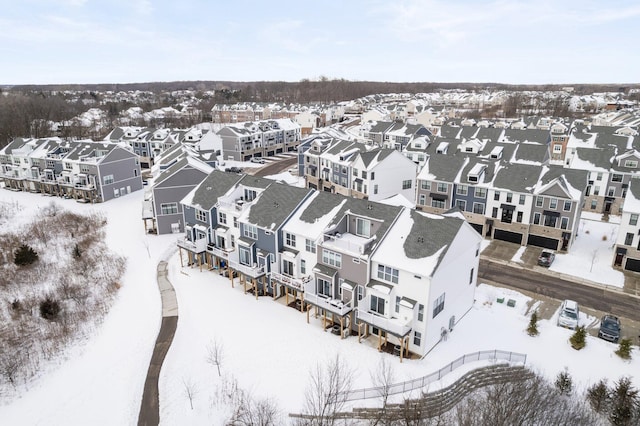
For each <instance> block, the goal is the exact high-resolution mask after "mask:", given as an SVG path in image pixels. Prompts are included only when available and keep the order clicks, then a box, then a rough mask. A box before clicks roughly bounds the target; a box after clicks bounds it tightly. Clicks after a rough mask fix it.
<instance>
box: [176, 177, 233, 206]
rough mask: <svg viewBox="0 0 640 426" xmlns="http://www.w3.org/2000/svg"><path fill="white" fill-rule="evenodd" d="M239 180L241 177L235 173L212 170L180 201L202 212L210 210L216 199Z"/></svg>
mask: <svg viewBox="0 0 640 426" xmlns="http://www.w3.org/2000/svg"><path fill="white" fill-rule="evenodd" d="M240 179H242V177H241V176H239V175H237V174H235V173H226V172H221V171H219V170H214V171H212V172H211V173H209V175H208V176H207V177H206V178H205V179H204V180H203V181H202V182H201V183H200V184H199V185H197V186H196V187H195V188H193V190H191V192H190V193H189V194H188V195H187V196H185V197H184V198H183V199H182V203H183V204H189V205H192V206H193V207H197V208H199V209H202V210H207V211H208V210H211V208H213V206H214V205H215V204H216V203H217V202H218V198H219V197H221V196H223V195H224V194H226V193H227V191H229V189H231V188H232V187H233V186H234V185H237V184H238V182H239V181H240Z"/></svg>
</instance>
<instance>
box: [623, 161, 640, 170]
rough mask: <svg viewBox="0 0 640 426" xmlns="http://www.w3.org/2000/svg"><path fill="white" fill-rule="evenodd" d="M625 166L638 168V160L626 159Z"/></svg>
mask: <svg viewBox="0 0 640 426" xmlns="http://www.w3.org/2000/svg"><path fill="white" fill-rule="evenodd" d="M624 166H625V167H629V168H630V169H637V168H638V160H626V161H625V162H624Z"/></svg>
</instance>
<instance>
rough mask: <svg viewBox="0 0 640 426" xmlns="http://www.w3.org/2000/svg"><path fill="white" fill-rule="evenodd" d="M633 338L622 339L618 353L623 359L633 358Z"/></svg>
mask: <svg viewBox="0 0 640 426" xmlns="http://www.w3.org/2000/svg"><path fill="white" fill-rule="evenodd" d="M631 349H632V348H631V339H621V340H620V345H619V346H618V350H616V355H618V356H619V357H620V358H622V359H631Z"/></svg>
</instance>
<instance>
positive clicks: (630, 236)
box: [624, 232, 633, 246]
mask: <svg viewBox="0 0 640 426" xmlns="http://www.w3.org/2000/svg"><path fill="white" fill-rule="evenodd" d="M632 244H633V233H631V232H627V235H626V236H625V237H624V245H625V246H630V245H632Z"/></svg>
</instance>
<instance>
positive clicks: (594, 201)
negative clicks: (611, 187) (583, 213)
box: [591, 200, 598, 210]
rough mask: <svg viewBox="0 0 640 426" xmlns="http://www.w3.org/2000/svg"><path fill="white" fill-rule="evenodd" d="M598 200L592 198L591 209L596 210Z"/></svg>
mask: <svg viewBox="0 0 640 426" xmlns="http://www.w3.org/2000/svg"><path fill="white" fill-rule="evenodd" d="M597 205H598V202H597V201H596V200H591V210H595V209H596V206H597Z"/></svg>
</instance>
